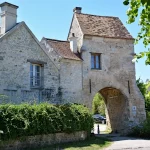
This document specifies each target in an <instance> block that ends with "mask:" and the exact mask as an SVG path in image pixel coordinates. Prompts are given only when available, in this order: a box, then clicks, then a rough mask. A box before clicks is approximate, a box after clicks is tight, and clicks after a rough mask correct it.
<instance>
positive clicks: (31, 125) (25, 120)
mask: <svg viewBox="0 0 150 150" xmlns="http://www.w3.org/2000/svg"><path fill="white" fill-rule="evenodd" d="M92 127H93V118H92V115H91V114H90V112H89V110H88V108H86V107H85V106H83V105H77V104H64V105H52V104H49V103H41V104H33V105H29V104H21V105H13V104H4V105H0V130H2V131H3V132H4V134H2V135H1V140H3V141H4V140H9V139H17V138H19V137H22V136H34V135H41V134H50V133H60V132H67V133H72V132H75V131H83V130H84V131H88V132H89V133H90V131H91V128H92Z"/></svg>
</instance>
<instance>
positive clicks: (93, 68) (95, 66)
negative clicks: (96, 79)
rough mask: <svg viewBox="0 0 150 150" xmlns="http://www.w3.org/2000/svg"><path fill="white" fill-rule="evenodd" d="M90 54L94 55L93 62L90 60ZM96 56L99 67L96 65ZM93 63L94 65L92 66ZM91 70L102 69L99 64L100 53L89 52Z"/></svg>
mask: <svg viewBox="0 0 150 150" xmlns="http://www.w3.org/2000/svg"><path fill="white" fill-rule="evenodd" d="M92 56H94V62H92ZM96 56H98V65H99V67H97V60H96V58H97V57H96ZM93 64H94V67H92V66H93ZM91 70H102V66H101V53H91Z"/></svg>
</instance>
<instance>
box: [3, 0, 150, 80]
mask: <svg viewBox="0 0 150 150" xmlns="http://www.w3.org/2000/svg"><path fill="white" fill-rule="evenodd" d="M5 1H6V2H9V3H12V4H15V5H18V6H19V8H18V18H17V20H18V22H21V21H24V22H25V23H26V24H27V25H28V27H29V28H30V29H31V31H32V32H33V33H34V35H35V36H36V37H37V38H38V40H41V39H42V37H47V38H52V39H59V40H66V39H67V35H68V32H69V27H70V24H71V20H72V16H73V8H74V7H82V12H83V13H87V14H94V15H101V16H116V17H119V18H120V19H121V21H122V22H123V24H124V25H125V27H126V28H127V29H128V31H129V32H130V33H131V35H132V36H133V37H134V38H136V36H137V33H138V31H140V27H139V26H138V22H135V23H134V24H130V25H129V24H127V23H126V21H127V15H126V11H127V9H128V7H127V6H124V5H123V3H122V2H123V0H0V3H2V2H5ZM144 50H146V49H145V48H144V46H143V44H142V42H140V43H139V44H137V45H135V53H139V52H141V51H144ZM139 77H140V78H141V79H142V80H143V81H146V79H150V65H149V66H145V61H144V59H141V60H139V61H138V63H136V78H139Z"/></svg>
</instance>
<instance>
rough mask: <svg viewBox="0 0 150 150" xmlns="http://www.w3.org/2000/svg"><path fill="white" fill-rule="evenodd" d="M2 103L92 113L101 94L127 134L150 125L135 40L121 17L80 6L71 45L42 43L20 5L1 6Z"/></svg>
mask: <svg viewBox="0 0 150 150" xmlns="http://www.w3.org/2000/svg"><path fill="white" fill-rule="evenodd" d="M0 7H1V10H2V13H1V20H2V21H1V29H0V64H1V65H0V94H1V96H0V97H1V98H0V100H1V102H12V103H22V102H32V101H37V102H43V101H49V102H51V103H68V102H69V103H81V104H85V105H86V106H88V107H89V108H91V105H92V99H93V97H94V95H95V94H96V93H97V92H99V93H100V94H101V95H102V96H103V97H104V101H105V104H106V107H107V113H106V115H107V123H108V125H109V126H110V127H111V128H112V130H113V131H118V132H125V131H126V130H128V129H129V128H130V127H131V126H132V125H135V124H139V123H140V122H141V121H143V120H145V118H146V115H145V104H144V99H143V96H142V95H141V93H140V91H139V89H138V87H137V85H136V78H135V64H134V63H132V59H133V56H134V44H133V43H134V39H133V37H132V36H131V35H130V33H129V32H128V31H127V29H126V28H125V27H124V26H123V24H122V22H121V21H120V20H119V18H117V17H108V16H96V15H90V14H84V13H82V12H81V10H82V8H80V7H76V8H75V9H74V14H73V18H72V22H71V26H70V29H69V33H68V37H67V41H61V40H54V39H50V38H49V37H48V38H45V37H43V38H42V40H41V42H39V41H38V40H37V38H36V37H35V36H34V34H33V33H32V31H31V30H30V29H29V28H28V26H27V25H26V24H25V22H20V23H17V8H18V6H16V5H13V4H10V3H7V2H5V3H2V4H0Z"/></svg>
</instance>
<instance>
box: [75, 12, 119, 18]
mask: <svg viewBox="0 0 150 150" xmlns="http://www.w3.org/2000/svg"><path fill="white" fill-rule="evenodd" d="M76 14H79V15H80V14H82V15H89V16H95V17H107V18H119V17H115V16H100V15H92V14H86V13H76Z"/></svg>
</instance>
